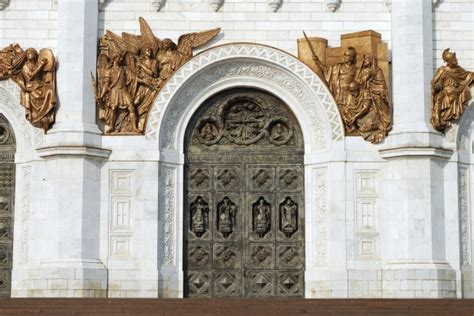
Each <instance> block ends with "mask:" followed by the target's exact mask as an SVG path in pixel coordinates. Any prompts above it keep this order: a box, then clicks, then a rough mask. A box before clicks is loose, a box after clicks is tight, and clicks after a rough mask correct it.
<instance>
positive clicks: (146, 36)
mask: <svg viewBox="0 0 474 316" xmlns="http://www.w3.org/2000/svg"><path fill="white" fill-rule="evenodd" d="M138 20H139V22H140V33H141V34H142V36H141V39H142V43H143V45H145V46H146V47H150V48H151V49H153V50H154V51H156V50H158V48H159V47H160V40H159V39H158V38H157V37H156V36H155V34H153V31H152V30H151V28H150V26H149V25H148V23H147V22H146V21H145V19H144V18H142V17H139V18H138Z"/></svg>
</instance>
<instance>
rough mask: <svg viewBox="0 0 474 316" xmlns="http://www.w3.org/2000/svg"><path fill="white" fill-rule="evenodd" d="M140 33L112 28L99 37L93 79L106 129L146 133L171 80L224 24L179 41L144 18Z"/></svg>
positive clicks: (185, 36)
mask: <svg viewBox="0 0 474 316" xmlns="http://www.w3.org/2000/svg"><path fill="white" fill-rule="evenodd" d="M139 23H140V35H133V34H129V33H122V34H121V36H119V35H117V34H114V33H112V32H110V31H106V33H105V35H104V36H103V37H102V38H101V39H100V42H99V56H98V59H97V79H95V78H93V85H94V88H95V95H96V101H97V107H98V111H99V119H101V120H102V121H103V122H104V123H105V134H143V132H144V130H145V126H146V120H147V116H148V112H149V110H150V107H151V105H152V104H153V101H154V100H155V98H156V96H157V94H158V93H159V91H160V90H161V88H162V87H163V85H164V84H165V82H166V81H167V80H168V79H169V78H170V77H171V76H172V75H173V74H174V73H175V72H176V70H178V68H179V67H181V66H182V65H183V64H184V63H186V62H187V61H188V60H189V59H191V58H192V57H193V49H194V48H196V47H198V46H201V45H204V44H206V43H208V42H209V41H210V40H212V39H213V38H214V37H216V36H217V34H219V32H220V29H219V28H216V29H212V30H208V31H203V32H195V33H189V34H184V35H182V36H180V37H179V40H178V44H176V43H174V42H173V41H172V40H170V39H168V38H166V39H163V40H160V39H159V38H157V37H156V36H155V35H154V34H153V32H152V30H151V28H150V26H149V25H148V24H147V22H146V21H145V20H144V19H143V18H139Z"/></svg>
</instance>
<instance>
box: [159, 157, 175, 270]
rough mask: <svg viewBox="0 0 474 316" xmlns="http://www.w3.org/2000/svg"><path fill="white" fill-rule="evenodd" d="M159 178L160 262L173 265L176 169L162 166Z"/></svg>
mask: <svg viewBox="0 0 474 316" xmlns="http://www.w3.org/2000/svg"><path fill="white" fill-rule="evenodd" d="M160 178H161V179H163V180H162V181H161V184H162V187H161V188H160V189H161V192H162V194H163V195H162V196H161V197H160V211H159V212H160V220H161V221H162V223H163V224H162V225H160V226H161V227H163V230H162V232H161V234H160V235H161V236H160V239H161V243H162V245H161V248H162V254H161V257H162V264H163V265H173V264H174V258H175V252H176V249H175V225H176V223H175V222H176V220H175V217H176V201H175V198H176V197H175V191H176V188H175V185H176V169H175V168H173V167H169V166H162V167H161V169H160Z"/></svg>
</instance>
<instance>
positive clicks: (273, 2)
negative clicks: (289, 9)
mask: <svg viewBox="0 0 474 316" xmlns="http://www.w3.org/2000/svg"><path fill="white" fill-rule="evenodd" d="M282 4H283V0H268V7H269V8H270V10H272V11H273V12H277V11H278V9H280V7H281V5H282Z"/></svg>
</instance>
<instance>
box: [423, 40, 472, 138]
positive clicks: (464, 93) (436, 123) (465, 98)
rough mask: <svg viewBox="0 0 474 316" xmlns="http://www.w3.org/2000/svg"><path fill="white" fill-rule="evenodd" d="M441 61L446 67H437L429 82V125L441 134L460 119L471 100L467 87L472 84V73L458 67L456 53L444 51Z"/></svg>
mask: <svg viewBox="0 0 474 316" xmlns="http://www.w3.org/2000/svg"><path fill="white" fill-rule="evenodd" d="M443 60H444V61H445V62H446V65H445V66H441V67H439V68H438V69H437V70H436V74H435V76H434V78H433V80H431V92H432V112H431V124H433V127H434V128H435V129H437V130H439V131H441V132H444V131H445V130H446V128H447V127H449V126H451V122H452V121H453V120H459V119H460V118H461V115H462V114H463V112H464V110H465V109H466V107H467V103H468V102H469V100H470V99H471V92H470V90H469V86H470V85H471V84H472V83H473V82H474V72H470V71H467V70H464V69H463V68H462V67H461V66H459V65H458V60H457V57H456V53H452V52H450V51H449V48H448V49H445V50H444V52H443Z"/></svg>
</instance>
